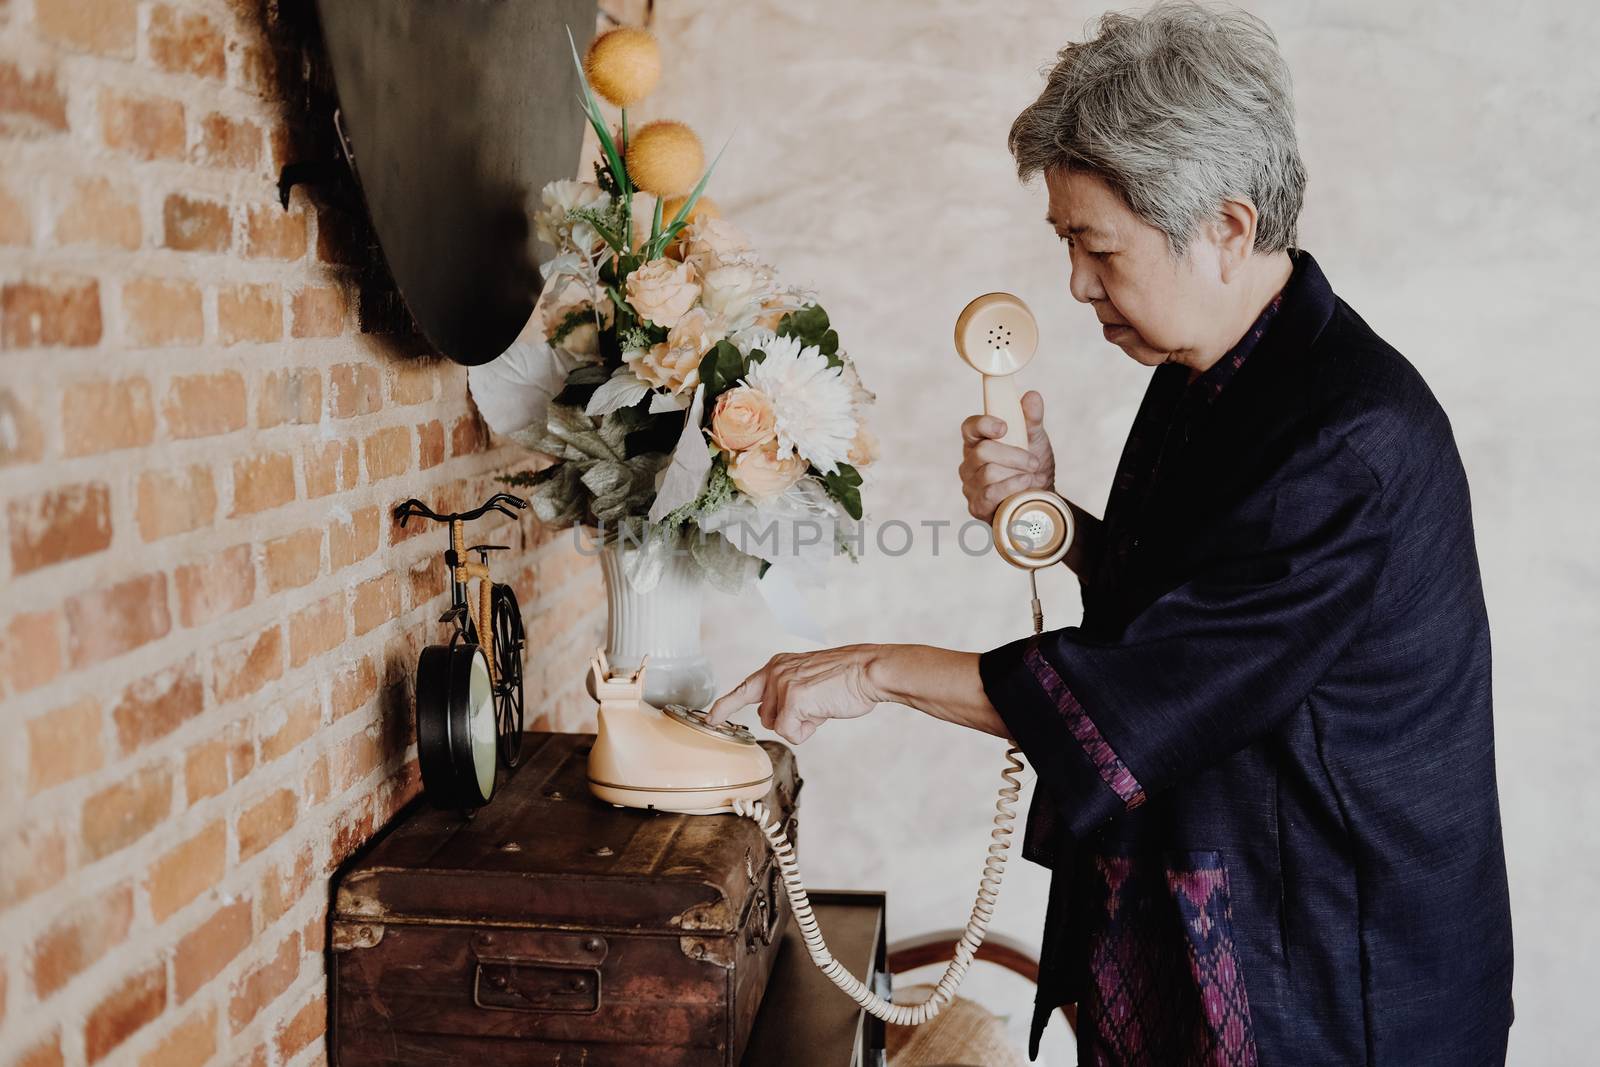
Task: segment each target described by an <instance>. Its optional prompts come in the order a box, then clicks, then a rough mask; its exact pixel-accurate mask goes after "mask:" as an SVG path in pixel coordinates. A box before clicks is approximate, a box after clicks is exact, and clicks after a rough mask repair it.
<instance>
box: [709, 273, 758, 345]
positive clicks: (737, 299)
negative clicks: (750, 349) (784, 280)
mask: <svg viewBox="0 0 1600 1067" xmlns="http://www.w3.org/2000/svg"><path fill="white" fill-rule="evenodd" d="M700 277H701V292H700V302H701V305H702V306H703V307H705V309H706V310H707V311H709V312H711V313H712V314H713V315H716V316H717V317H718V318H720V319H721V320H722V322H723V324H724V325H725V326H726V327H727V328H728V329H729V330H730V331H737V330H742V329H744V328H745V327H746V326H749V325H751V324H752V323H754V322H755V321H756V316H757V315H758V314H760V312H761V302H762V298H763V297H764V296H765V295H766V293H767V289H768V280H767V278H765V277H763V274H762V272H761V271H759V270H757V269H756V268H755V267H754V266H752V265H751V264H749V263H724V264H723V265H722V266H720V267H713V268H712V269H711V270H708V271H706V272H705V273H704V274H702V275H701V276H700Z"/></svg>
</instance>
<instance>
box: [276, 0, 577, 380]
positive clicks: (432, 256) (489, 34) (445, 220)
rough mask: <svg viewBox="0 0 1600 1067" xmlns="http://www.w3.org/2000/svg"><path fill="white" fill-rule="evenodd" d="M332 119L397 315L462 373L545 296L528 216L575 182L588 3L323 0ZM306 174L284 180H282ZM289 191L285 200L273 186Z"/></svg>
mask: <svg viewBox="0 0 1600 1067" xmlns="http://www.w3.org/2000/svg"><path fill="white" fill-rule="evenodd" d="M317 10H318V12H319V14H320V16H321V21H322V29H323V37H324V39H325V41H326V47H327V52H328V56H329V59H330V61H331V63H332V66H333V75H334V82H335V84H336V86H337V89H338V96H339V115H340V124H341V126H342V131H343V134H344V137H345V139H346V141H347V143H348V147H349V150H350V154H351V156H352V157H353V162H354V165H355V168H356V173H357V176H358V178H359V182H360V187H361V192H362V196H363V198H364V200H365V201H366V207H367V212H368V214H369V215H370V216H371V220H372V225H373V228H374V229H375V230H376V232H377V237H378V243H379V245H380V246H381V248H382V252H383V256H384V258H385V259H386V260H387V262H388V266H389V271H390V273H391V274H392V275H393V276H394V280H395V283H396V284H397V285H398V287H399V289H400V294H401V296H402V297H403V298H404V300H405V303H406V306H407V308H408V309H409V310H410V312H411V316H412V318H413V319H414V320H415V322H416V325H417V326H418V328H420V329H421V331H422V333H423V334H424V335H425V336H426V338H427V340H428V342H429V343H430V344H431V345H432V346H433V347H434V348H435V349H437V350H438V351H439V352H440V353H442V354H444V355H446V356H448V357H450V358H451V359H453V360H455V361H456V362H457V363H463V364H467V365H469V366H472V365H476V364H479V363H487V362H488V361H489V360H491V359H494V358H495V357H496V356H498V355H499V354H500V353H501V352H503V351H505V349H506V348H507V346H509V345H510V344H511V342H512V341H513V340H514V339H515V338H516V336H517V334H518V333H519V332H521V330H522V327H523V326H524V324H526V323H527V321H528V316H529V315H530V314H531V313H532V311H533V304H534V301H535V299H536V298H537V297H538V295H539V290H540V286H541V282H540V278H539V262H540V254H541V251H544V250H543V249H541V246H540V245H539V244H538V241H537V238H535V236H534V233H533V224H532V219H533V216H534V214H536V213H537V211H538V209H539V194H540V191H541V190H542V189H543V187H544V185H545V184H546V183H547V182H550V181H553V180H555V179H557V178H567V177H575V176H576V175H577V168H578V154H579V150H580V148H581V145H582V138H583V128H582V122H583V116H582V112H581V109H579V108H577V107H575V106H574V100H575V97H576V95H577V93H578V84H577V75H576V73H575V72H574V70H573V66H572V55H571V52H570V50H569V49H568V46H567V29H568V28H569V27H570V28H571V30H572V34H573V37H574V38H575V39H576V41H577V45H578V50H579V52H580V54H581V53H582V51H583V50H584V49H585V48H586V47H587V44H588V42H589V40H590V38H591V37H593V35H594V28H595V0H319V2H318V4H317ZM301 178H304V179H305V180H313V181H314V180H315V177H314V175H311V174H305V175H300V174H297V173H295V172H293V171H292V170H289V171H286V173H285V174H284V176H283V182H286V183H289V184H293V182H294V181H296V180H299V179H301ZM284 192H285V193H286V192H287V189H286V188H285V189H284Z"/></svg>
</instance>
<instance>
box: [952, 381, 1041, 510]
mask: <svg viewBox="0 0 1600 1067" xmlns="http://www.w3.org/2000/svg"><path fill="white" fill-rule="evenodd" d="M1022 414H1023V417H1024V420H1025V421H1026V422H1027V425H1028V447H1027V448H1026V449H1022V448H1017V447H1015V446H1012V445H1008V444H1002V443H1001V441H1000V438H1002V437H1004V436H1005V433H1006V424H1005V420H1003V419H999V418H996V417H995V416H993V415H973V416H970V417H969V418H967V419H966V421H964V422H962V424H961V468H960V473H961V492H962V494H963V495H965V496H966V498H967V511H969V512H970V513H971V514H972V517H973V518H975V519H977V520H978V521H979V522H988V521H990V520H991V519H992V518H993V517H994V512H995V509H996V508H998V507H999V506H1000V502H1001V501H1003V500H1005V499H1006V498H1007V497H1009V496H1011V495H1013V494H1015V493H1021V492H1024V491H1025V490H1028V489H1048V490H1050V491H1051V492H1054V491H1055V487H1056V454H1055V450H1054V449H1052V448H1051V447H1050V438H1049V437H1048V436H1047V435H1046V434H1045V432H1044V398H1043V397H1042V396H1040V395H1039V394H1038V393H1037V392H1034V391H1032V390H1029V391H1028V392H1027V393H1024V394H1023V397H1022Z"/></svg>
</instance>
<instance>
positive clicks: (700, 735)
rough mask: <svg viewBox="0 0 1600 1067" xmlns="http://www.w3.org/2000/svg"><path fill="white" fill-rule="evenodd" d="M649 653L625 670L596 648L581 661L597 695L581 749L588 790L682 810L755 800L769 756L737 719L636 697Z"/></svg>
mask: <svg viewBox="0 0 1600 1067" xmlns="http://www.w3.org/2000/svg"><path fill="white" fill-rule="evenodd" d="M648 664H649V657H648V656H647V657H645V661H644V662H643V663H640V664H639V669H638V670H636V671H634V672H632V673H628V674H617V675H613V674H612V673H611V665H610V664H609V663H607V662H606V654H605V651H604V650H603V649H602V650H600V651H598V652H597V653H596V654H595V658H594V659H593V660H591V661H590V664H589V671H590V674H589V684H590V692H591V694H592V695H593V696H594V698H595V699H596V700H598V701H599V702H600V711H599V715H598V719H599V730H598V733H597V736H596V737H595V742H594V747H593V748H592V749H590V751H589V791H590V792H591V793H593V794H594V795H595V796H596V797H598V798H599V799H601V800H603V801H605V802H606V803H608V804H615V805H617V806H619V807H625V808H650V809H654V810H656V811H674V812H682V813H683V814H686V815H716V814H719V813H722V812H728V811H732V810H733V804H734V803H735V802H738V801H744V800H759V799H760V798H762V797H764V796H766V795H767V791H768V790H770V789H771V788H772V760H771V758H770V757H769V756H768V755H767V753H766V750H765V749H763V748H762V747H761V746H760V745H759V744H757V743H756V739H755V736H754V735H753V734H751V733H750V731H749V730H746V729H745V728H744V727H743V726H740V725H738V724H737V723H724V724H722V725H719V726H712V725H710V724H709V723H707V722H706V721H705V719H706V713H705V712H704V711H701V710H698V709H695V708H686V707H683V706H682V705H679V704H668V705H667V706H665V707H662V708H658V707H656V706H654V705H653V704H648V703H646V702H645V700H644V695H643V694H644V672H645V667H646V666H648Z"/></svg>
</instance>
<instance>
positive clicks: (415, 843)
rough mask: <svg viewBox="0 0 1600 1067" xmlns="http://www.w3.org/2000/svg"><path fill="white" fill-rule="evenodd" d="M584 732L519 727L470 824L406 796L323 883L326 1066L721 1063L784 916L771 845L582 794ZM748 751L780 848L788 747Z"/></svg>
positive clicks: (786, 815) (743, 824)
mask: <svg viewBox="0 0 1600 1067" xmlns="http://www.w3.org/2000/svg"><path fill="white" fill-rule="evenodd" d="M593 739H594V738H593V735H592V734H550V733H535V734H529V735H528V737H527V743H526V746H525V748H524V750H523V762H522V764H521V766H520V767H518V768H517V769H516V770H515V771H512V772H509V773H507V772H504V771H502V772H501V774H502V781H501V783H500V786H499V791H498V792H497V793H496V795H495V797H494V800H493V801H492V802H491V803H490V804H489V805H488V806H487V807H485V808H483V809H482V810H480V811H479V812H478V813H477V814H476V815H475V816H473V817H471V818H463V817H462V816H461V815H459V814H457V813H455V812H446V811H438V810H435V809H433V808H431V807H429V806H427V805H426V804H420V805H418V806H416V807H414V808H412V809H410V810H409V811H408V812H407V813H406V814H405V815H404V816H402V817H401V818H399V819H397V820H396V821H395V823H394V824H393V826H392V827H391V828H390V829H389V830H388V831H386V832H385V834H384V835H383V836H382V837H381V838H380V839H379V840H378V841H377V842H376V843H375V844H374V845H373V846H372V847H370V848H369V849H368V850H367V851H366V852H365V853H364V854H363V855H361V856H359V857H357V858H356V859H355V860H354V861H352V862H351V864H350V865H349V866H348V867H347V868H346V869H345V870H344V871H343V872H341V874H340V875H339V876H338V877H337V880H336V883H335V895H334V915H333V922H332V933H331V939H330V944H329V948H330V965H329V966H330V972H331V979H330V988H331V995H332V1000H333V1003H332V1009H331V1012H330V1017H331V1020H332V1033H331V1034H330V1038H329V1047H330V1050H331V1056H332V1062H333V1063H334V1064H335V1065H336V1067H369V1065H372V1067H375V1065H379V1064H382V1065H386V1067H388V1065H398V1064H404V1065H406V1067H428V1065H435V1064H437V1065H445V1064H449V1065H451V1067H459V1065H462V1064H467V1065H473V1064H494V1065H495V1067H523V1065H526V1067H533V1065H541V1067H543V1065H550V1067H555V1065H558V1064H559V1065H562V1067H573V1065H579V1064H581V1065H583V1067H612V1065H626V1067H646V1065H650V1067H658V1065H659V1067H669V1065H670V1067H677V1065H684V1067H688V1065H695V1067H702V1065H707V1064H723V1065H727V1067H733V1065H735V1064H737V1063H738V1062H739V1060H740V1057H741V1056H742V1055H743V1051H744V1046H745V1043H746V1040H747V1039H748V1038H749V1035H750V1027H751V1024H752V1022H753V1021H754V1018H755V1014H756V1009H757V1008H758V1007H759V1006H760V1003H761V996H762V993H763V992H764V990H765V989H766V984H767V978H768V976H769V975H770V973H771V971H772V964H773V959H774V957H775V956H776V954H777V949H778V945H779V942H780V940H781V937H782V933H783V929H784V925H785V923H786V922H787V920H788V913H789V909H788V902H787V899H786V898H785V896H784V894H783V892H782V886H781V883H780V881H779V878H778V874H777V870H776V867H775V865H774V864H773V862H772V856H771V852H770V850H769V849H768V847H767V844H766V841H765V839H764V838H763V837H762V836H761V833H760V831H759V830H758V829H757V828H756V826H755V824H753V823H751V822H749V821H748V820H746V819H741V818H738V817H736V816H733V815H671V814H660V813H654V812H643V811H634V810H631V809H622V808H614V807H611V806H610V805H606V804H602V803H600V802H599V801H597V800H595V799H594V798H593V797H591V796H590V795H589V791H588V788H587V786H586V784H585V778H584V767H585V764H586V761H587V759H588V753H589V746H590V743H591V742H592V741H593ZM762 744H763V745H764V746H765V747H766V749H767V752H768V753H769V754H770V755H771V756H772V763H773V766H774V768H775V770H776V774H775V784H774V786H773V790H772V792H771V794H769V796H768V798H767V804H768V806H769V808H771V809H773V810H775V811H780V812H782V813H783V814H782V817H783V819H784V821H785V823H786V824H787V826H788V833H789V835H790V837H791V839H793V838H794V836H795V825H796V820H795V813H796V806H795V805H796V797H797V795H798V793H799V789H800V784H801V783H800V779H799V777H798V775H797V773H796V769H795V761H794V754H793V753H791V752H790V751H789V750H788V749H787V748H785V747H783V746H782V745H779V744H775V743H772V742H762Z"/></svg>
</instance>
